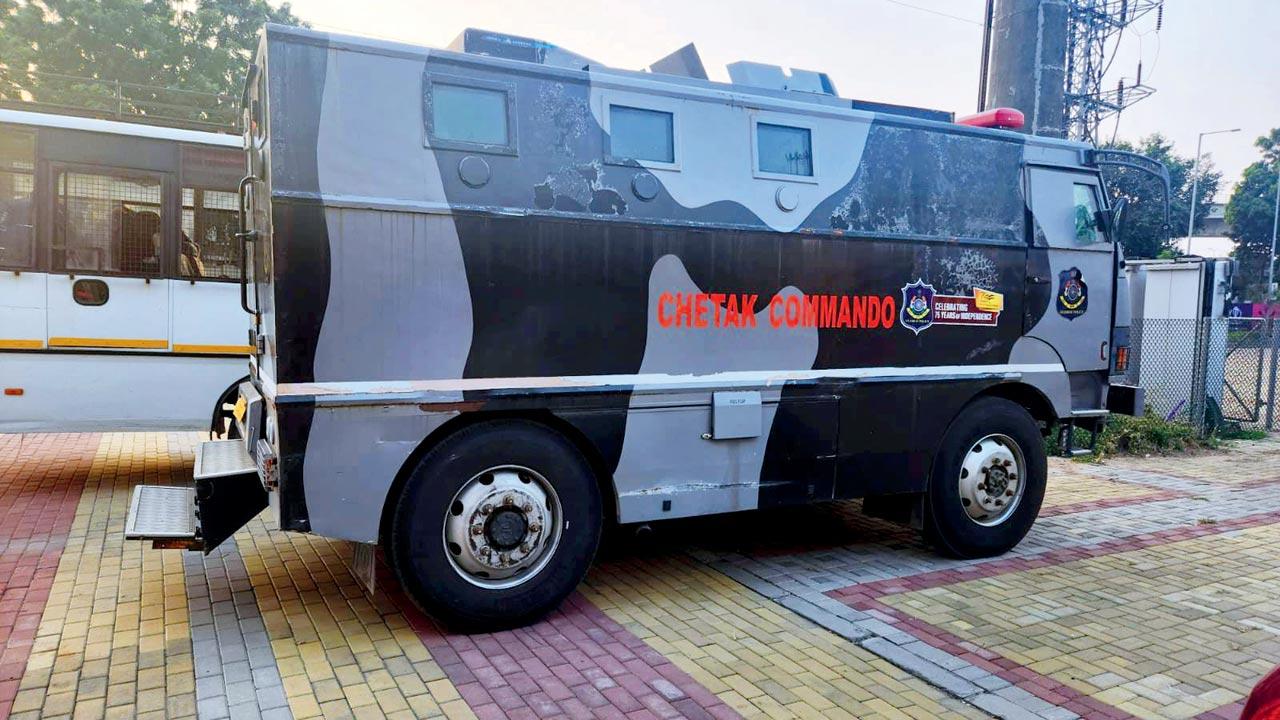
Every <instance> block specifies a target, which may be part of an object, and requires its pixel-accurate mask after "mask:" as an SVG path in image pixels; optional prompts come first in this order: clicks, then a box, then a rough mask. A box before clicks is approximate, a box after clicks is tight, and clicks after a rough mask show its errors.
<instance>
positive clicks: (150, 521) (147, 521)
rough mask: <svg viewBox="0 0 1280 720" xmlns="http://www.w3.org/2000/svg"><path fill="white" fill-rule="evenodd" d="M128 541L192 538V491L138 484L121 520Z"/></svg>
mask: <svg viewBox="0 0 1280 720" xmlns="http://www.w3.org/2000/svg"><path fill="white" fill-rule="evenodd" d="M124 536H125V538H126V539H129V540H153V539H167V538H194V537H195V536H196V491H195V489H194V488H186V487H173V486H169V485H138V486H136V487H135V488H133V499H132V500H131V501H130V502H129V518H128V519H127V520H125V523H124Z"/></svg>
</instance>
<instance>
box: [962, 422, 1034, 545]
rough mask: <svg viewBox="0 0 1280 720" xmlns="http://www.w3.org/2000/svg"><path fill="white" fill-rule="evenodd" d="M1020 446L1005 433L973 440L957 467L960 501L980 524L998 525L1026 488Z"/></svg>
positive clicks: (1011, 511)
mask: <svg viewBox="0 0 1280 720" xmlns="http://www.w3.org/2000/svg"><path fill="white" fill-rule="evenodd" d="M1024 465H1025V462H1024V461H1023V456H1022V449H1021V448H1020V447H1018V444H1017V443H1016V442H1015V441H1014V440H1013V439H1012V438H1010V437H1008V436H1007V435H988V436H986V437H984V438H982V439H981V440H979V441H978V442H976V443H974V445H973V446H972V447H970V448H969V451H968V452H967V453H966V454H965V457H964V461H963V462H962V463H961V466H960V479H959V490H960V503H961V505H963V506H964V510H965V513H966V514H968V516H969V519H971V520H973V521H974V522H976V523H978V524H979V525H987V526H993V525H999V524H1000V523H1002V522H1004V521H1005V520H1006V519H1008V517H1009V516H1010V515H1012V514H1013V510H1014V508H1016V507H1017V506H1018V503H1019V502H1021V500H1022V491H1023V488H1024V487H1025V485H1024V483H1023V479H1022V472H1023V467H1024Z"/></svg>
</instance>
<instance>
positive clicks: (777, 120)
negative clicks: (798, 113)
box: [751, 113, 819, 185]
mask: <svg viewBox="0 0 1280 720" xmlns="http://www.w3.org/2000/svg"><path fill="white" fill-rule="evenodd" d="M761 125H770V126H774V127H782V128H787V129H791V130H804V131H806V132H807V133H808V135H809V171H810V173H809V174H808V175H800V174H797V173H783V172H774V171H770V170H762V169H760V126H761ZM817 147H818V130H817V128H816V127H815V123H813V122H810V121H808V120H807V119H806V118H803V117H795V116H789V115H776V114H772V113H758V114H756V115H755V116H754V117H752V118H751V173H752V175H753V177H756V178H757V179H760V180H780V181H782V182H793V183H805V184H809V185H816V184H818V173H819V169H818V151H817Z"/></svg>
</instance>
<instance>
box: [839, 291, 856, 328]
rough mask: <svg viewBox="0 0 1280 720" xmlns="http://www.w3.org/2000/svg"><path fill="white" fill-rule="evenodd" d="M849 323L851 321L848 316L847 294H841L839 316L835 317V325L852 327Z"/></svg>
mask: <svg viewBox="0 0 1280 720" xmlns="http://www.w3.org/2000/svg"><path fill="white" fill-rule="evenodd" d="M851 323H852V321H851V320H850V318H849V296H848V295H841V296H840V317H839V318H837V319H836V325H837V326H838V327H846V328H847V327H853V325H852V324H851Z"/></svg>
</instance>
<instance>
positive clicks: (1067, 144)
mask: <svg viewBox="0 0 1280 720" xmlns="http://www.w3.org/2000/svg"><path fill="white" fill-rule="evenodd" d="M466 32H478V31H474V30H468V31H465V32H464V34H463V36H465V34H466ZM265 33H266V34H267V36H268V37H272V38H277V39H281V40H287V41H293V42H300V43H306V44H313V45H322V46H325V47H332V48H336V49H342V50H348V51H353V52H364V53H372V54H377V55H384V56H391V57H408V58H421V59H423V60H425V59H426V58H427V56H428V55H430V56H432V57H437V58H438V57H441V56H448V57H450V58H451V59H453V60H455V61H458V62H465V63H474V64H476V65H480V66H490V67H493V68H506V69H507V70H509V71H511V72H516V73H536V74H538V75H543V76H556V75H561V76H564V77H576V78H585V77H590V78H591V81H592V82H593V83H594V84H597V85H599V84H602V83H603V84H604V85H606V86H608V85H612V86H616V87H619V88H625V89H629V90H634V91H639V92H648V93H652V94H656V95H667V96H672V97H681V96H684V97H691V98H698V99H702V100H717V99H718V100H721V101H726V102H733V101H737V102H742V101H744V100H745V101H750V102H752V103H753V104H756V105H758V106H760V107H761V108H762V109H771V110H777V111H780V112H793V113H797V114H803V115H810V116H822V115H826V116H842V117H862V118H866V119H870V118H871V117H873V116H875V117H878V118H880V119H882V120H883V119H888V118H890V117H892V118H893V119H894V120H895V121H897V122H901V123H902V124H909V125H914V126H921V127H923V128H931V129H936V130H939V131H945V132H951V133H962V134H972V135H980V136H986V137H989V138H993V139H996V138H1005V139H1008V140H1010V141H1014V142H1019V143H1026V144H1029V145H1035V146H1041V147H1043V148H1045V149H1046V150H1050V151H1052V150H1068V151H1071V152H1073V153H1076V152H1080V151H1084V150H1088V149H1090V148H1091V147H1092V146H1091V145H1089V144H1087V143H1082V142H1078V141H1073V140H1063V139H1059V138H1049V137H1043V136H1035V135H1026V134H1023V133H1019V132H1014V131H1011V130H1004V129H998V128H980V127H972V126H966V125H960V124H957V123H955V122H951V121H948V120H943V119H941V118H943V117H949V116H950V115H951V114H950V113H947V112H944V111H938V110H929V109H926V108H914V107H909V106H903V105H895V104H892V103H883V102H874V101H864V100H852V99H848V98H841V97H838V96H836V95H834V94H826V93H820V92H812V91H805V90H785V89H771V88H766V87H759V86H757V85H748V84H743V83H733V82H728V83H726V82H719V81H715V80H709V79H703V78H697V77H689V76H685V75H672V74H666V73H661V72H649V71H644V70H627V69H621V68H615V67H609V66H606V65H602V64H598V63H595V62H593V61H591V60H589V59H587V58H583V57H582V56H578V55H576V54H573V53H569V52H568V51H561V52H562V53H563V54H564V55H565V56H569V57H573V58H580V59H581V60H582V61H584V62H583V65H582V66H581V67H572V66H567V65H565V64H563V60H561V61H560V62H559V63H557V64H547V63H535V62H529V61H526V60H515V59H510V58H508V57H497V56H494V55H490V54H479V53H474V52H459V51H457V50H456V49H439V48H432V47H427V46H422V45H413V44H409V43H403V42H396V41H391V40H382V39H376V38H366V37H359V36H355V35H345V34H340V33H329V32H322V31H318V30H312V29H309V28H300V27H294V26H290V25H280V24H276V23H268V24H267V25H266V27H265ZM463 36H460V37H459V41H455V46H456V45H459V44H461V41H462V38H463ZM504 37H510V38H515V36H504ZM516 39H518V40H526V41H530V39H528V38H516ZM531 42H539V43H540V42H541V41H531ZM542 44H543V45H544V46H546V47H548V48H556V46H554V45H551V44H550V43H542ZM556 49H557V50H559V48H556ZM735 64H738V63H735ZM748 64H752V63H748ZM778 70H779V71H781V68H778ZM798 72H805V71H795V70H793V75H794V74H796V73H798ZM821 75H823V77H825V74H821Z"/></svg>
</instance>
